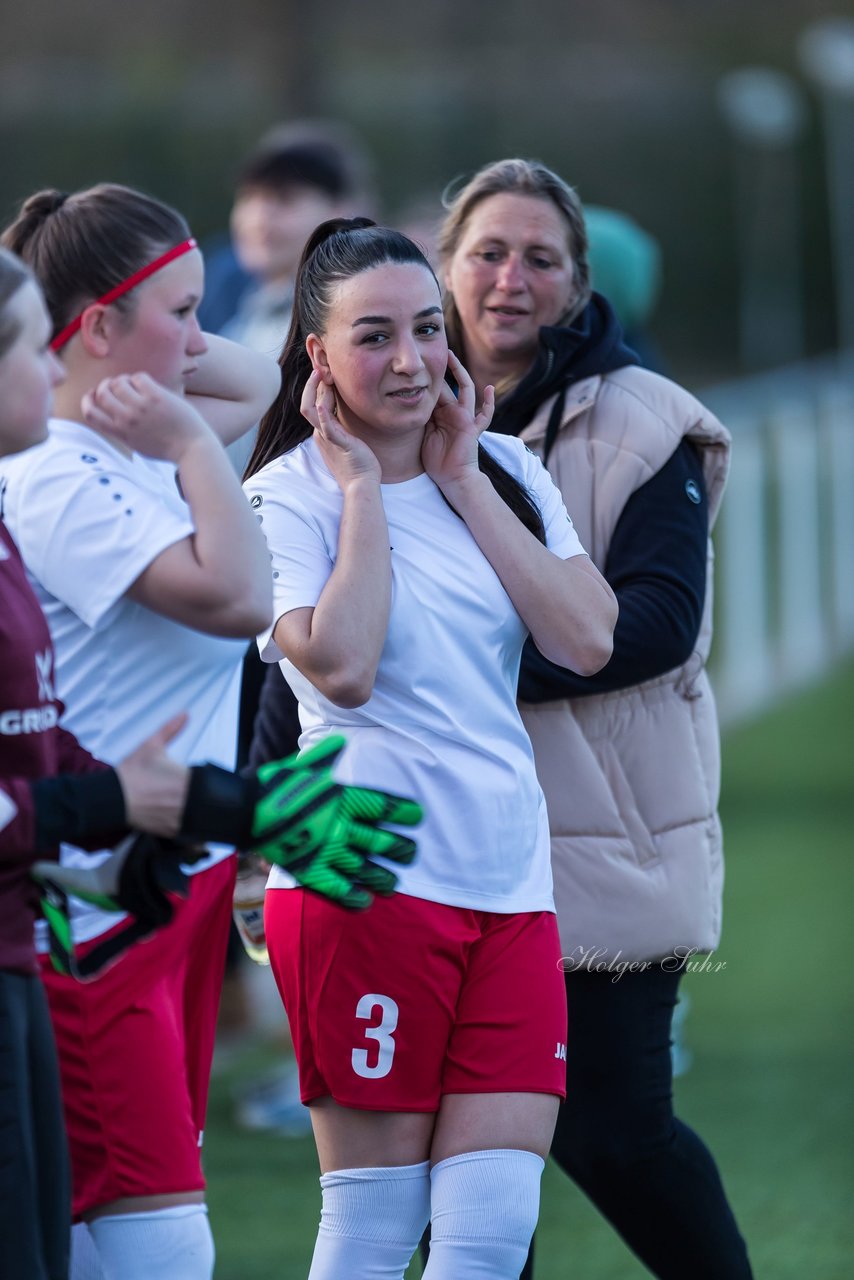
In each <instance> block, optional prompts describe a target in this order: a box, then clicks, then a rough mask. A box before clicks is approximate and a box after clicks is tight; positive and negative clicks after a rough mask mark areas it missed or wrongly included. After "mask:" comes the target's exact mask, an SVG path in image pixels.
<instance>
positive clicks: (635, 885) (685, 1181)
mask: <svg viewBox="0 0 854 1280" xmlns="http://www.w3.org/2000/svg"><path fill="white" fill-rule="evenodd" d="M439 249H440V255H441V261H442V271H443V275H444V283H445V286H446V290H447V294H446V309H445V315H446V325H447V330H448V337H449V343H450V346H451V348H452V350H455V351H456V352H457V353H458V355H459V356H460V358H461V359H462V360H463V361H464V363H465V365H466V367H467V368H468V369H469V371H470V372H471V374H472V377H473V378H474V381H475V385H476V387H477V390H478V393H479V394H481V395H482V394H483V389H484V387H485V386H486V385H488V384H490V383H491V384H493V385H495V386H496V389H497V391H498V403H497V407H496V413H495V418H494V420H493V424H492V429H493V430H495V431H504V432H507V433H508V434H511V435H516V436H519V437H520V438H521V439H523V440H524V441H525V442H526V443H527V444H528V446H529V447H530V448H532V449H533V450H534V451H535V452H536V453H537V454H538V455H539V456H540V457H541V458H543V460H544V461H545V462H546V463H547V466H548V469H549V472H550V473H551V475H552V478H553V479H554V480H555V482H556V483H557V484H558V486H559V487H560V489H561V491H562V494H563V497H564V501H565V503H566V507H567V510H568V512H569V514H570V516H571V518H572V520H573V522H574V523H575V525H576V527H577V529H578V531H579V536H580V537H581V538H582V541H583V544H584V545H585V546H586V547H588V548H589V550H590V555H591V558H592V560H593V562H594V563H595V564H596V565H597V567H598V568H599V569H600V570H601V571H602V573H603V574H604V576H605V578H606V579H607V581H608V582H609V583H610V585H611V587H612V588H613V590H614V592H615V594H616V596H617V600H618V602H619V607H620V615H619V620H618V622H617V628H616V632H615V636H614V653H613V656H612V658H611V660H610V662H609V663H608V664H607V665H606V666H605V667H604V669H603V670H602V671H601V672H599V673H598V674H597V675H596V676H593V677H580V676H577V675H574V674H573V673H571V672H569V671H566V670H564V669H562V668H561V667H559V666H556V665H555V664H554V663H552V662H549V661H547V660H546V659H545V658H544V657H542V655H541V654H540V653H539V652H538V651H537V649H536V648H535V646H534V645H533V644H532V642H531V641H529V642H528V645H527V647H526V651H525V654H524V656H523V662H522V671H521V676H520V682H519V697H520V703H521V709H522V714H523V718H524V720H525V724H526V727H527V729H528V731H529V733H530V735H531V739H532V741H533V744H534V751H535V756H536V761H537V770H538V775H539V778H540V782H541V784H542V786H543V789H544V792H545V794H546V799H547V803H548V807H549V819H550V826H551V833H552V862H553V867H554V876H555V900H556V904H557V911H558V920H559V924H560V928H561V940H562V945H563V956H564V960H563V964H564V968H565V978H566V993H567V1003H568V1010H569V1033H568V1041H567V1069H568V1077H567V1101H566V1103H565V1104H564V1105H563V1106H562V1107H561V1111H560V1117H559V1119H558V1125H557V1129H556V1133H555V1139H554V1143H553V1146H552V1154H553V1155H554V1157H555V1159H556V1160H557V1161H558V1163H559V1164H560V1166H561V1168H563V1169H564V1170H565V1171H566V1172H567V1173H568V1174H569V1175H570V1176H571V1177H572V1178H574V1180H575V1181H576V1182H577V1183H578V1184H579V1186H581V1188H582V1189H583V1190H584V1191H585V1192H586V1194H587V1195H588V1196H589V1197H590V1199H591V1200H592V1201H593V1203H594V1204H595V1205H596V1206H597V1207H598V1208H599V1210H600V1211H601V1212H602V1213H603V1214H604V1216H605V1217H606V1218H607V1219H608V1220H609V1221H610V1222H611V1223H612V1225H613V1226H614V1227H615V1228H616V1230H617V1231H618V1232H619V1233H620V1235H621V1236H622V1237H623V1239H624V1240H625V1241H626V1243H627V1244H628V1245H629V1247H630V1248H631V1249H633V1250H634V1252H635V1253H636V1254H637V1256H638V1257H639V1258H640V1259H641V1260H642V1261H643V1262H644V1263H645V1265H646V1266H647V1267H648V1268H649V1269H650V1271H651V1272H652V1273H653V1274H654V1275H656V1276H659V1277H662V1278H666V1280H685V1277H686V1276H692V1277H696V1278H700V1277H703V1278H708V1280H722V1277H726V1278H727V1280H742V1278H746V1277H749V1276H750V1275H751V1270H750V1265H749V1262H748V1259H747V1252H746V1248H745V1244H744V1241H743V1239H742V1238H741V1235H740V1233H739V1230H738V1227H737V1225H736V1222H735V1219H734V1217H733V1214H732V1211H731V1209H730V1207H729V1204H728V1202H727V1198H726V1195H725V1192H724V1189H723V1186H722V1184H721V1180H720V1176H719V1174H718V1171H717V1168H716V1166H715V1162H714V1160H713V1158H712V1156H711V1154H710V1153H709V1151H708V1150H707V1148H706V1147H705V1146H704V1144H703V1143H702V1142H701V1140H700V1139H699V1138H698V1137H697V1135H696V1134H695V1133H694V1132H693V1131H692V1130H691V1129H689V1128H688V1127H687V1126H686V1125H684V1124H683V1123H682V1122H681V1121H679V1120H678V1119H676V1118H675V1116H674V1115H673V1106H672V1064H671V1057H670V1026H671V1018H672V1013H673V1008H674V1005H675V1003H676V999H677V991H678V987H679V982H680V979H681V977H682V971H683V965H682V964H681V963H679V962H678V960H674V953H676V954H677V956H678V955H679V954H682V955H684V954H685V951H686V950H687V949H689V948H696V949H697V950H699V951H702V952H706V951H711V950H713V949H714V948H715V947H716V946H717V943H718V939H719V935H720V922H721V892H722V887H723V863H722V850H721V835H720V824H719V821H718V816H717V801H718V790H719V739H718V727H717V718H716V713H715V705H714V699H713V697H712V693H711V689H710V686H709V683H708V680H707V678H706V675H705V671H704V667H705V662H706V658H707V655H708V651H709V644H710V639H711V604H712V594H711V573H710V570H711V559H710V556H711V548H710V543H709V530H710V527H711V524H712V522H713V520H714V517H715V515H716V513H717V510H718V506H719V503H720V500H721V496H722V492H723V487H724V483H725V479H726V475H727V469H728V460H729V444H730V440H729V434H728V432H727V431H726V429H725V428H724V427H723V426H722V425H721V424H720V423H719V422H718V421H717V419H716V418H715V417H714V416H713V415H712V414H711V413H710V412H709V411H708V410H707V409H705V408H704V406H703V405H702V404H700V403H699V402H698V401H697V400H695V399H694V398H693V397H692V396H691V395H689V394H688V393H687V392H686V391H684V390H683V389H682V388H680V387H678V386H677V385H675V384H674V383H672V382H669V381H667V380H666V379H665V378H663V377H661V376H660V375H658V374H656V373H653V372H650V371H649V370H647V369H643V368H641V367H639V362H638V357H637V356H636V354H635V353H634V352H633V351H632V350H631V349H630V348H629V347H628V346H627V345H626V343H625V342H624V339H623V334H622V330H621V327H620V324H619V322H618V320H617V317H616V315H615V314H614V311H613V308H612V307H611V306H610V304H609V302H608V301H607V300H606V299H605V298H604V297H603V296H602V295H600V294H598V293H593V292H592V290H591V285H590V279H589V261H588V244H587V234H586V228H585V222H584V216H583V212H582V207H581V204H580V201H579V200H578V197H577V196H576V194H575V192H574V191H573V190H572V188H570V187H569V186H568V185H567V184H566V183H565V182H564V181H563V180H562V179H561V178H560V177H559V176H558V175H557V174H555V173H553V172H552V171H550V170H549V169H547V168H545V166H543V165H541V164H538V163H535V162H528V161H524V160H506V161H501V162H498V163H496V164H492V165H488V166H486V167H485V168H483V169H481V170H480V171H479V172H478V173H477V174H476V175H475V176H474V177H473V178H472V179H471V180H470V181H469V182H468V183H467V184H466V185H465V186H464V187H463V188H462V189H461V190H459V191H458V192H457V194H456V195H455V196H454V198H453V199H452V200H451V202H450V204H449V208H448V213H447V217H446V219H445V222H444V224H443V227H442V230H441V233H440V237H439ZM679 949H682V950H681V952H680V950H679ZM620 963H622V964H623V965H624V966H631V967H630V968H624V971H622V972H620V973H619V974H618V975H617V977H618V980H616V981H615V973H614V971H613V968H609V967H608V966H613V965H615V964H620ZM528 1274H531V1272H530V1271H529V1272H528Z"/></svg>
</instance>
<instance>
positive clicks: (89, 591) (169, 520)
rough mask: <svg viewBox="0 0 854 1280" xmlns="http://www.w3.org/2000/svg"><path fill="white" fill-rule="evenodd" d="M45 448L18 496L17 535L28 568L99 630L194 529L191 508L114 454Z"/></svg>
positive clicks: (83, 619)
mask: <svg viewBox="0 0 854 1280" xmlns="http://www.w3.org/2000/svg"><path fill="white" fill-rule="evenodd" d="M90 456H92V457H94V455H85V454H78V453H77V451H75V450H73V449H71V448H62V449H57V450H53V451H52V450H49V449H48V450H46V451H45V452H44V453H43V454H41V455H40V457H39V458H38V461H37V465H34V466H32V467H30V468H28V469H27V471H26V474H25V476H23V477H22V479H21V482H20V484H21V487H20V491H19V493H18V496H17V501H16V510H17V513H18V520H17V525H16V530H15V536H16V539H17V542H18V545H19V547H20V549H21V555H22V556H23V558H24V562H25V563H26V566H27V569H28V570H29V572H30V573H31V574H32V575H33V577H34V578H36V579H38V581H39V582H40V583H41V585H42V586H43V587H44V589H45V590H46V591H48V592H49V593H50V594H51V595H52V596H54V597H55V598H56V599H57V600H60V601H62V603H63V604H64V605H66V606H67V607H68V608H69V609H71V610H72V611H73V612H74V613H76V614H77V616H78V617H79V618H80V619H81V621H82V622H84V623H85V624H86V626H88V627H96V626H97V624H98V623H99V622H100V620H101V619H102V618H103V617H104V615H105V614H106V613H107V612H108V610H109V609H110V608H111V607H112V606H113V605H114V604H115V603H116V601H117V600H119V599H120V598H121V597H122V596H123V595H124V594H125V592H126V591H127V589H128V588H129V587H130V586H131V585H132V583H133V582H135V581H136V579H137V578H138V577H139V575H140V574H141V573H142V572H143V571H144V570H145V569H147V568H148V566H149V565H150V564H151V563H152V561H153V560H156V559H157V557H158V556H159V555H160V553H161V552H162V551H165V550H166V548H167V547H170V546H172V545H173V544H174V543H176V542H180V541H181V540H182V539H183V538H186V537H189V536H190V535H191V534H192V533H193V522H192V520H191V518H190V514H189V508H188V507H187V506H186V504H185V503H184V502H183V501H182V500H181V499H180V497H179V495H178V493H177V490H176V493H175V495H174V497H173V495H171V494H169V493H167V492H166V490H165V489H164V490H163V491H162V492H160V493H159V492H158V491H157V489H156V487H155V488H149V487H148V486H147V485H140V484H138V483H137V482H136V480H135V479H134V477H133V474H132V471H131V466H130V465H128V466H127V467H126V468H124V467H123V466H122V462H123V459H121V458H119V457H117V456H116V455H115V454H113V453H112V451H107V450H99V453H98V455H97V457H95V461H92V462H89V461H87V460H86V459H87V458H88V457H90Z"/></svg>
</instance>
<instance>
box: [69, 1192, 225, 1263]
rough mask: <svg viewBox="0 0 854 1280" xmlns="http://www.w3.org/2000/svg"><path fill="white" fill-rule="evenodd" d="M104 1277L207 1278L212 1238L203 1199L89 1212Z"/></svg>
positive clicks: (211, 1252)
mask: <svg viewBox="0 0 854 1280" xmlns="http://www.w3.org/2000/svg"><path fill="white" fill-rule="evenodd" d="M89 1230H90V1232H91V1233H92V1238H93V1240H94V1241H95V1244H96V1246H97V1249H98V1254H99V1255H100V1258H101V1266H102V1267H103V1269H104V1280H155V1277H156V1280H211V1277H212V1276H213V1267H214V1243H213V1237H212V1236H211V1229H210V1225H209V1223H208V1208H207V1205H204V1204H176V1205H172V1206H171V1207H170V1208H168V1209H152V1210H151V1212H150V1213H113V1214H105V1215H104V1217H103V1218H94V1219H93V1220H92V1221H91V1222H90V1223H89Z"/></svg>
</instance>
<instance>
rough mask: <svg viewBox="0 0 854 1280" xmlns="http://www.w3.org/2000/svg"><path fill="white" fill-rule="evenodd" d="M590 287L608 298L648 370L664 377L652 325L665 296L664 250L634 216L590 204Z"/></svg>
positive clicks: (587, 222) (586, 215)
mask: <svg viewBox="0 0 854 1280" xmlns="http://www.w3.org/2000/svg"><path fill="white" fill-rule="evenodd" d="M584 222H585V225H586V227H587V257H588V263H589V266H590V283H591V285H592V286H593V288H594V289H595V290H596V292H597V293H601V294H603V295H604V296H605V297H606V298H607V299H608V301H609V302H610V304H611V306H612V307H613V309H614V311H615V312H616V316H617V319H618V320H619V322H620V325H621V326H622V330H623V337H624V338H625V341H626V344H627V345H628V346H630V347H631V349H632V350H633V351H634V352H635V353H636V354H637V355H638V356H639V357H640V362H641V364H642V365H643V366H644V368H645V369H654V370H655V372H656V373H664V372H665V369H664V367H663V364H664V362H663V359H662V356H661V353H660V352H659V350H658V347H657V344H656V343H655V341H654V339H653V338H652V336H651V335H650V332H649V326H650V323H651V321H652V318H653V316H654V314H655V309H656V307H657V306H658V301H659V298H660V297H661V246H660V245H659V243H658V241H657V240H656V238H655V236H652V235H650V233H649V232H648V231H645V230H644V228H643V227H642V226H641V225H640V223H638V222H636V221H635V219H634V218H633V217H632V216H631V214H628V213H625V212H623V211H622V210H621V209H608V208H606V207H605V206H604V205H598V204H585V206H584Z"/></svg>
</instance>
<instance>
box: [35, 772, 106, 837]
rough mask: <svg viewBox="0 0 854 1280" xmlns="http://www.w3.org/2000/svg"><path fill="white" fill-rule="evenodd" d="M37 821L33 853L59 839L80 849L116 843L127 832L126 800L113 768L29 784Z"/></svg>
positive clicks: (62, 775)
mask: <svg viewBox="0 0 854 1280" xmlns="http://www.w3.org/2000/svg"><path fill="white" fill-rule="evenodd" d="M30 792H31V794H32V797H33V807H34V809H35V819H36V839H35V844H36V850H37V851H38V852H42V851H43V850H50V849H55V848H56V846H57V845H58V844H59V843H60V841H61V840H67V841H68V843H69V844H79V845H82V846H83V848H87V847H89V848H91V847H97V845H96V844H95V841H97V840H103V842H104V844H105V845H106V844H110V843H113V844H115V843H117V841H118V839H119V838H120V836H121V835H122V834H123V833H124V831H126V830H127V819H126V817H125V801H124V795H123V794H122V788H121V783H120V782H119V777H118V774H117V773H116V771H115V769H98V770H95V771H93V772H92V773H74V774H68V773H61V774H55V775H54V776H53V777H51V778H37V779H34V780H33V782H32V783H31V784H30Z"/></svg>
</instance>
